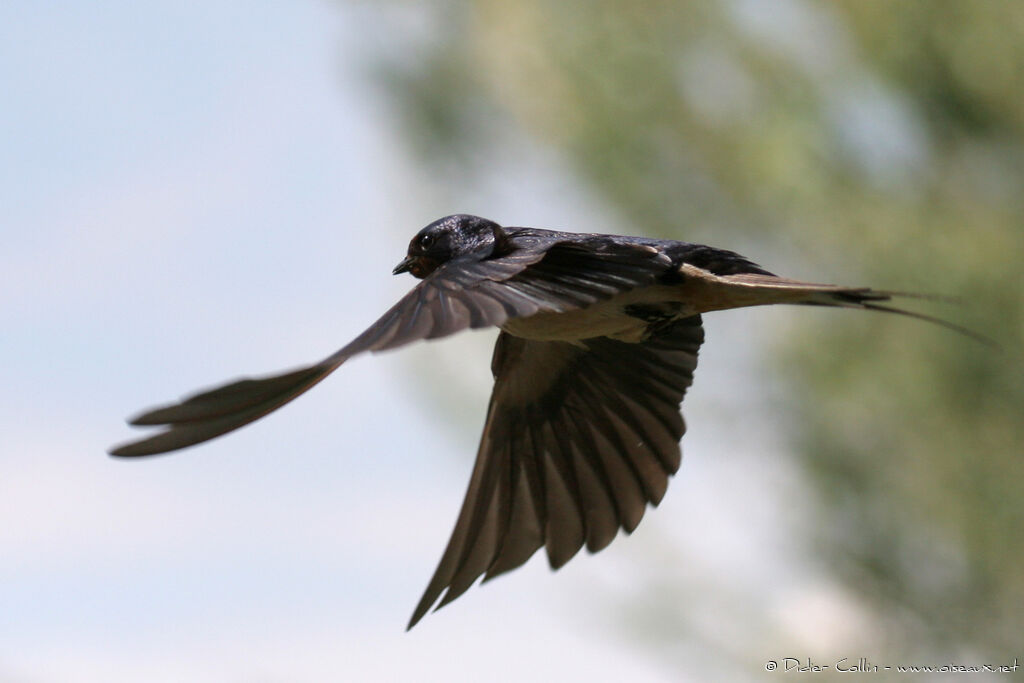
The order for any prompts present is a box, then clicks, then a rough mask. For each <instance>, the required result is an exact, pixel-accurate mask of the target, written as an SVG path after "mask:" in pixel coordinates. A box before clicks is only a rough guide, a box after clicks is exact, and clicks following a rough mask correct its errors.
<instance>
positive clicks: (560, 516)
mask: <svg viewBox="0 0 1024 683" xmlns="http://www.w3.org/2000/svg"><path fill="white" fill-rule="evenodd" d="M703 339H704V331H703V328H702V327H701V320H700V316H693V317H690V318H685V319H682V320H678V321H676V322H673V323H669V324H666V325H665V326H663V327H662V328H661V329H659V330H657V332H656V333H655V334H653V335H652V336H651V337H650V338H649V339H648V340H647V341H644V342H642V343H637V344H631V343H626V342H622V341H617V340H614V339H610V338H607V337H598V338H593V339H586V340H582V341H581V342H578V343H568V342H558V341H552V342H541V341H530V340H526V339H521V338H518V337H514V336H512V335H510V334H508V333H507V332H502V334H501V336H500V337H499V338H498V344H497V345H496V347H495V350H494V361H493V363H492V368H493V370H494V375H495V382H494V392H493V394H492V396H491V403H490V408H489V410H488V413H487V422H486V424H485V426H484V433H483V437H482V438H481V440H480V450H479V452H478V453H477V458H476V464H475V465H474V467H473V474H472V476H471V478H470V482H469V488H468V490H467V492H466V498H465V501H464V502H463V504H462V510H461V512H460V513H459V517H458V520H457V521H456V523H455V530H454V531H453V532H452V536H451V540H450V541H449V542H448V547H447V548H446V549H445V552H444V555H443V556H442V557H441V562H440V564H439V565H438V567H437V571H436V572H435V573H434V576H433V578H432V579H431V581H430V584H429V585H428V586H427V589H426V591H425V593H424V595H423V598H422V599H421V600H420V603H419V605H417V607H416V610H415V612H414V613H413V615H412V619H411V620H410V622H409V628H412V627H413V626H414V625H415V624H416V622H417V621H419V620H420V619H421V618H422V617H423V615H424V614H426V613H427V611H428V610H429V609H430V608H431V606H433V605H434V603H435V602H437V600H438V598H441V601H440V603H439V604H438V607H441V606H443V605H445V604H447V603H449V602H451V601H452V600H454V599H455V598H457V597H458V596H460V595H462V593H464V592H465V591H466V590H467V589H468V588H469V587H470V586H472V585H473V582H474V581H476V580H477V578H479V577H480V576H481V575H486V576H485V579H484V580H487V579H489V578H491V577H493V576H496V575H498V574H501V573H503V572H506V571H509V570H511V569H514V568H516V567H518V566H519V565H521V564H523V563H524V562H526V560H528V559H529V558H530V556H531V555H533V553H534V552H536V551H537V550H538V549H539V548H541V547H546V549H547V555H548V560H549V562H550V564H551V566H552V568H555V569H557V568H558V567H561V566H562V565H563V564H565V563H566V562H568V561H569V559H570V558H572V556H573V555H575V554H576V552H577V551H578V550H579V549H580V548H581V547H582V546H583V545H584V544H586V546H587V549H588V550H590V551H591V552H596V551H598V550H600V549H602V548H604V547H605V546H606V545H608V544H609V543H611V541H612V539H613V538H614V537H615V535H616V534H617V533H618V530H619V529H620V528H622V529H625V530H626V531H627V532H631V531H633V529H635V528H636V526H637V524H639V523H640V518H641V517H642V516H643V513H644V509H645V508H646V507H647V504H648V503H650V504H652V505H657V504H658V503H659V502H660V501H661V498H662V496H663V495H664V494H665V489H666V487H667V486H668V478H669V475H671V474H673V473H674V472H675V471H676V470H677V469H678V468H679V461H680V451H679V439H680V438H681V437H682V435H683V431H684V430H685V424H684V422H683V418H682V416H681V415H680V414H679V404H680V402H681V401H682V400H683V395H684V394H685V392H686V389H687V387H689V386H690V384H691V382H692V381H693V370H694V368H695V367H696V366H697V349H698V348H699V347H700V344H701V342H702V341H703ZM442 593H443V594H444V597H441V595H442Z"/></svg>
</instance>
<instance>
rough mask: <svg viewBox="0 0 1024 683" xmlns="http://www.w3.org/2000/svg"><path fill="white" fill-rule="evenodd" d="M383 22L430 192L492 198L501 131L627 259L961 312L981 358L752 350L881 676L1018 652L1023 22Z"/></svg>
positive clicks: (522, 6)
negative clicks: (614, 235) (925, 300)
mask: <svg viewBox="0 0 1024 683" xmlns="http://www.w3.org/2000/svg"><path fill="white" fill-rule="evenodd" d="M397 6H398V7H400V8H403V9H402V11H407V12H411V13H416V14H417V16H418V17H419V20H420V21H419V24H418V25H419V26H420V28H421V29H422V28H423V27H424V26H425V27H426V29H427V30H420V31H418V32H417V31H406V33H405V34H403V38H402V40H403V41H411V42H412V43H414V45H413V46H412V48H411V49H404V50H403V51H402V52H401V53H400V54H399V53H391V52H388V51H386V50H385V52H384V53H383V55H384V58H383V59H382V63H381V65H382V68H381V70H380V73H381V75H383V76H384V77H385V78H386V80H387V82H388V83H389V85H390V87H391V93H392V94H393V95H394V97H395V98H397V102H398V106H397V107H396V110H397V111H398V112H400V113H401V114H402V115H404V116H405V117H406V121H405V123H406V124H407V130H408V131H409V132H410V133H411V135H410V141H411V142H412V143H413V147H414V148H415V149H417V150H419V152H420V153H421V154H422V158H423V160H424V162H425V163H427V164H429V167H430V168H431V170H432V171H433V172H435V173H445V174H448V177H449V178H450V179H451V180H453V181H455V182H461V183H466V182H471V181H472V179H474V178H479V177H481V176H486V175H487V174H488V173H494V172H498V173H500V170H501V167H500V165H498V166H495V165H494V164H493V154H494V146H493V144H492V142H493V140H495V139H497V138H499V137H501V136H502V132H503V131H505V130H508V129H510V128H514V129H515V130H517V131H521V132H523V133H525V134H526V135H528V136H529V137H530V138H532V139H533V140H536V141H538V142H539V143H541V144H543V145H545V146H547V147H550V148H551V149H554V150H557V151H558V152H559V153H560V154H561V155H562V156H563V158H564V159H565V160H566V161H567V163H568V165H569V166H570V168H571V169H572V170H573V172H574V173H575V174H576V175H578V177H579V178H580V179H581V180H582V181H583V182H584V183H586V184H587V185H588V186H590V187H591V188H593V189H594V190H595V194H597V195H598V196H601V197H603V198H604V200H605V201H606V202H607V203H608V204H609V205H610V206H612V207H616V208H618V209H619V210H620V216H623V217H628V218H626V219H623V220H624V221H626V222H631V223H632V224H633V225H630V226H628V227H629V228H630V229H632V230H633V231H634V232H635V233H643V234H649V235H660V236H665V237H673V238H677V239H687V240H691V241H703V242H709V243H712V244H716V245H720V246H729V245H730V244H735V243H736V242H738V241H745V242H748V243H749V242H751V241H759V242H761V243H763V244H764V245H766V250H767V249H768V247H767V245H774V251H773V253H777V250H778V245H780V244H781V245H785V246H786V248H787V249H789V253H790V254H791V255H792V257H793V260H797V254H799V255H800V256H799V261H800V262H801V263H804V264H806V263H814V264H821V266H820V270H819V271H818V272H801V271H800V269H799V268H794V267H792V265H793V264H790V267H786V268H784V267H783V266H784V264H778V263H766V264H765V265H766V266H768V267H769V268H773V267H774V268H775V269H777V270H780V271H783V270H784V271H785V273H786V274H791V275H794V276H797V277H807V278H809V279H813V278H814V277H815V276H817V277H819V278H820V277H832V276H833V275H835V274H836V273H838V277H836V279H839V280H842V281H843V282H867V283H873V284H876V285H882V286H884V285H886V284H892V285H894V286H895V287H905V288H907V289H920V290H924V291H935V292H942V293H955V294H956V295H958V296H960V297H962V298H963V300H964V302H965V304H966V305H965V306H963V307H962V308H958V309H955V310H954V311H953V313H952V315H953V316H954V317H956V318H958V319H960V320H966V322H967V323H968V324H969V325H973V326H975V327H977V328H979V329H982V330H983V331H984V332H985V333H986V334H988V335H990V336H992V337H994V338H996V339H997V340H998V341H999V343H1000V344H1002V345H1003V346H1004V347H1005V349H1006V351H1004V352H995V351H992V350H990V349H988V348H985V347H983V346H982V345H979V344H976V343H974V342H972V341H971V340H968V339H964V338H960V337H958V336H957V335H953V334H949V333H946V332H944V331H942V330H938V329H933V328H931V327H930V326H926V325H916V324H912V323H908V322H905V321H896V320H891V321H883V322H878V324H876V325H871V326H868V325H865V324H864V321H863V319H858V320H853V319H852V318H853V317H854V316H840V315H837V316H835V317H834V318H833V317H828V316H827V314H826V315H825V319H824V322H823V319H822V318H819V317H818V316H803V317H801V318H800V320H801V322H800V323H798V324H796V325H794V326H793V327H792V328H791V329H788V330H787V331H786V333H785V335H784V337H783V338H782V339H780V340H779V341H778V344H777V345H776V346H775V348H772V349H769V350H767V353H770V354H772V355H771V357H772V359H773V361H774V360H777V359H779V358H781V359H783V360H781V361H779V362H777V363H776V367H777V372H776V374H775V377H774V379H775V381H777V382H779V383H783V384H784V385H785V387H786V393H785V395H786V396H787V397H788V398H787V401H786V402H785V404H784V405H782V406H780V407H778V408H777V410H778V414H777V416H776V417H777V420H778V421H779V423H780V424H781V425H782V429H783V430H784V432H785V433H786V434H789V435H792V440H793V443H794V450H795V451H796V452H797V453H798V454H799V455H798V457H799V461H800V462H801V463H802V465H803V466H804V468H805V470H806V472H807V475H808V477H809V478H810V480H811V481H812V482H813V483H814V485H815V488H816V491H817V495H816V500H817V504H818V506H819V509H820V515H818V516H817V518H816V519H815V520H813V523H812V522H808V526H809V527H810V528H811V529H812V530H813V532H814V534H815V539H816V543H817V545H816V548H815V549H814V550H815V552H816V554H817V555H818V556H819V557H821V558H824V559H825V560H826V561H828V562H829V563H830V564H831V566H832V568H833V571H834V572H835V573H836V575H837V576H839V577H841V578H842V580H843V581H844V582H845V583H846V585H847V586H848V587H849V588H850V589H851V590H853V591H855V592H856V593H857V594H858V595H860V596H861V597H862V599H863V600H864V601H865V603H866V604H868V605H871V606H872V610H871V614H872V620H873V621H872V628H873V630H874V633H875V636H874V637H873V639H872V641H871V644H873V645H874V646H875V647H877V648H879V654H880V655H881V654H887V655H889V656H890V657H892V658H893V660H894V661H900V662H905V661H906V658H907V657H908V656H932V657H939V658H940V660H939V661H947V660H949V659H950V658H954V657H956V656H964V655H976V656H978V657H981V658H983V659H985V661H1002V659H1005V658H1007V657H1012V656H1013V655H1014V654H1019V653H1018V652H1017V651H1016V650H1015V649H1014V648H1015V647H1018V646H1019V644H1020V634H1021V633H1024V544H1022V543H1021V542H1020V540H1021V538H1022V537H1024V496H1022V495H1021V488H1022V485H1024V461H1022V456H1024V419H1022V416H1024V383H1022V381H1021V380H1022V372H1021V356H1020V352H1019V349H1020V347H1021V342H1022V336H1024V322H1022V308H1024V307H1022V303H1024V267H1022V265H1021V260H1022V257H1024V135H1022V134H1024V97H1022V96H1021V93H1022V92H1024V4H1020V3H1011V2H998V1H993V2H967V1H955V0H912V1H909V2H899V3H896V2H889V3H882V2H861V1H860V0H842V1H840V2H835V3H828V4H824V3H811V2H802V1H800V0H786V1H783V0H772V1H770V2H768V1H758V0H733V1H731V2H713V3H712V2H687V3H680V2H670V1H667V0H642V1H639V2H631V3H622V2H611V1H607V0H604V1H596V2H593V1H592V2H580V1H569V2H542V1H540V0H521V1H518V2H505V1H500V0H466V1H464V2H454V1H449V2H445V1H442V0H435V1H434V2H431V3H428V4H427V5H426V7H427V9H423V7H424V6H423V5H416V6H415V7H414V6H413V5H411V4H410V5H401V4H398V5H397ZM413 23H416V22H413ZM391 28H392V29H393V30H398V29H396V28H395V27H394V26H392V27H391ZM392 37H393V36H392ZM409 55H412V57H411V58H410V57H409ZM751 255H753V256H755V257H756V256H757V252H754V253H752V254H751ZM840 259H841V260H840ZM806 268H807V267H806V266H804V267H803V270H804V271H806ZM815 268H818V266H815ZM766 588H767V587H766ZM666 618H667V617H666ZM737 649H738V650H741V649H742V648H737Z"/></svg>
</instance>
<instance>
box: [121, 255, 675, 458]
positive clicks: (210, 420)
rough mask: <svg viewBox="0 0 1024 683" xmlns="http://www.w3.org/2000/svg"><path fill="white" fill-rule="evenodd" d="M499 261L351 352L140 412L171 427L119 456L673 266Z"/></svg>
mask: <svg viewBox="0 0 1024 683" xmlns="http://www.w3.org/2000/svg"><path fill="white" fill-rule="evenodd" d="M513 246H514V248H513V249H512V250H510V251H509V252H508V253H506V254H503V255H501V256H498V257H494V258H487V259H483V260H481V259H478V258H471V257H464V258H459V259H454V260H452V261H450V262H448V263H446V264H444V265H443V266H441V267H440V268H438V269H437V270H435V271H434V272H433V273H432V274H431V275H429V276H428V277H427V278H425V279H424V280H423V281H422V282H420V283H419V284H418V285H417V286H416V287H415V288H413V289H412V291H410V292H409V293H408V294H406V295H405V296H404V297H403V298H402V299H401V300H400V301H399V302H398V303H397V304H395V305H394V306H393V307H392V308H391V309H390V310H389V311H388V312H387V313H385V314H384V315H383V316H381V318H380V319H379V320H378V321H377V322H375V323H374V324H373V325H371V326H370V327H369V328H368V329H367V330H366V331H365V332H363V333H362V334H361V335H359V336H358V337H356V338H355V339H353V340H352V341H351V342H350V343H349V344H347V345H346V346H345V347H344V348H342V349H340V350H339V351H337V352H335V353H334V354H332V355H330V356H328V357H327V358H325V359H324V360H322V361H320V362H319V363H315V364H313V365H310V366H308V367H304V368H300V369H297V370H292V371H291V372H286V373H283V374H279V375H274V376H271V377H263V378H255V379H253V378H245V379H240V380H237V381H234V382H231V383H229V384H226V385H224V386H221V387H217V388H215V389H210V390H208V391H203V392H201V393H198V394H195V395H193V396H189V397H187V398H185V399H183V400H182V401H181V402H179V403H175V404H172V405H169V406H163V407H160V408H155V409H152V410H149V411H146V412H144V413H142V414H141V415H137V416H136V417H134V418H132V419H131V420H130V421H129V422H130V424H132V425H134V426H140V427H142V426H144V427H150V426H152V427H163V428H164V429H163V431H160V432H158V433H156V434H154V435H152V436H149V437H146V438H143V439H140V440H138V441H133V442H130V443H126V444H123V445H121V446H118V447H116V448H114V449H112V450H111V451H110V453H111V455H116V456H124V457H132V456H141V455H154V454H157V453H166V452H168V451H173V450H177V449H179V448H185V447H187V446H191V445H194V444H197V443H201V442H203V441H207V440H208V439H212V438H214V437H216V436H220V435H221V434H225V433H227V432H230V431H232V430H234V429H238V428H239V427H242V426H243V425H246V424H248V423H250V422H252V421H253V420H256V419H258V418H260V417H262V416H264V415H266V414H267V413H269V412H271V411H273V410H275V409H277V408H279V407H280V406H282V405H284V404H285V403H287V402H288V401H291V400H292V399H293V398H295V397H296V396H298V395H299V394H302V393H303V392H305V391H306V390H308V389H309V388H310V387H312V386H313V385H315V384H317V383H318V382H320V381H321V380H322V379H324V378H325V377H326V376H327V375H329V374H330V373H331V372H333V371H334V370H336V369H337V368H338V367H339V366H340V365H341V364H342V363H344V362H345V361H346V360H348V359H349V358H351V357H352V356H354V355H356V354H358V353H362V352H364V351H383V350H385V349H392V348H395V347H398V346H402V345H404V344H408V343H410V342H413V341H417V340H419V339H432V338H436V337H443V336H446V335H449V334H453V333H455V332H458V331H460V330H464V329H466V328H480V327H488V326H497V325H502V324H503V323H505V322H506V321H507V320H509V319H511V318H519V317H525V316H530V315H533V314H534V313H538V312H560V311H566V310H571V309H575V308H581V307H585V306H588V305H590V304H592V303H595V302H597V301H600V300H602V299H606V298H608V297H610V296H613V295H614V294H617V293H619V292H622V291H626V290H628V289H632V288H633V287H637V286H639V285H642V284H647V283H649V282H651V281H652V280H653V279H654V278H655V277H656V276H657V275H658V274H659V273H660V272H661V271H663V270H664V269H665V267H666V266H667V264H668V259H667V257H665V256H664V255H663V254H661V253H660V252H659V251H657V250H656V249H653V248H651V247H644V246H639V245H621V244H613V243H610V242H609V243H600V244H598V245H596V247H595V246H584V245H579V244H576V243H574V242H572V241H565V240H558V239H546V240H545V239H540V238H533V237H526V238H524V239H523V240H519V241H518V242H517V241H516V240H513Z"/></svg>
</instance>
